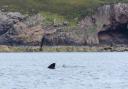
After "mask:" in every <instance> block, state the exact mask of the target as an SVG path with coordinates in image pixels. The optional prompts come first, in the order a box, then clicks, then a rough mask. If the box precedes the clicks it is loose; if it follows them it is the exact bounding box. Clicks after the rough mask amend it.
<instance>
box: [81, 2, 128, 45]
mask: <svg viewBox="0 0 128 89" xmlns="http://www.w3.org/2000/svg"><path fill="white" fill-rule="evenodd" d="M94 12H95V14H92V15H91V16H86V17H85V18H84V19H83V20H82V21H81V22H80V28H81V29H83V30H85V41H86V43H87V44H99V43H102V42H108V43H112V42H116V43H128V4H127V3H118V4H111V5H104V6H101V7H99V8H97V9H95V11H94Z"/></svg>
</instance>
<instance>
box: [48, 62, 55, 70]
mask: <svg viewBox="0 0 128 89" xmlns="http://www.w3.org/2000/svg"><path fill="white" fill-rule="evenodd" d="M55 67H56V63H52V64H51V65H49V66H48V68H49V69H55Z"/></svg>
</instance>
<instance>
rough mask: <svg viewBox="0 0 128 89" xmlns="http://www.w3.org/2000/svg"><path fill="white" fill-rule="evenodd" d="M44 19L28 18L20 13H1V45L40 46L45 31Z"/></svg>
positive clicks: (36, 16) (38, 16)
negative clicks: (43, 26) (42, 23)
mask: <svg viewBox="0 0 128 89" xmlns="http://www.w3.org/2000/svg"><path fill="white" fill-rule="evenodd" d="M41 22H42V17H41V16H40V15H35V16H32V17H26V16H24V15H22V14H21V13H18V12H0V44H2V45H39V44H40V41H41V38H42V36H43V35H44V30H43V29H42V26H41Z"/></svg>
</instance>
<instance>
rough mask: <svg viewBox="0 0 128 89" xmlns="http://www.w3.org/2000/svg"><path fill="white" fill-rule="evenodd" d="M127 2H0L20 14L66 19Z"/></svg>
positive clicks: (112, 0)
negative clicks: (45, 15) (41, 14)
mask: <svg viewBox="0 0 128 89" xmlns="http://www.w3.org/2000/svg"><path fill="white" fill-rule="evenodd" d="M115 2H128V1H127V0H0V6H1V7H2V8H8V9H10V10H18V11H21V12H31V13H37V12H40V11H43V12H51V13H57V14H59V15H61V16H65V17H66V18H69V19H70V18H71V19H72V18H76V17H81V16H84V15H86V14H88V11H90V9H89V8H95V7H97V6H99V5H102V4H106V3H115Z"/></svg>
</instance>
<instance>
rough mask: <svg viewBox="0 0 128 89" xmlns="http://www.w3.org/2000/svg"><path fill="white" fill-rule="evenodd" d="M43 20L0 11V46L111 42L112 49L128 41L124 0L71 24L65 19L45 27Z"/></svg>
mask: <svg viewBox="0 0 128 89" xmlns="http://www.w3.org/2000/svg"><path fill="white" fill-rule="evenodd" d="M44 19H45V18H44V17H43V16H42V15H41V14H36V15H32V16H26V15H23V14H21V13H19V12H2V11H0V45H8V46H40V45H42V46H61V45H62V46H81V47H82V46H88V45H90V46H91V45H98V47H100V45H107V46H109V45H113V44H114V46H111V47H112V49H110V50H114V49H113V47H115V46H117V45H119V44H123V47H125V46H126V45H127V44H128V36H127V35H128V4H127V3H118V4H111V5H104V6H101V7H99V8H97V9H96V10H95V13H93V14H91V15H89V16H85V18H83V19H82V20H81V21H80V22H79V24H78V25H76V26H75V27H70V26H69V25H68V22H64V23H63V24H59V25H56V24H54V23H53V24H51V25H48V26H45V25H44V24H43V21H44ZM93 47H95V46H93ZM96 47H97V46H96ZM101 47H102V46H101ZM121 47H122V46H121ZM105 48H106V47H105ZM119 48H120V47H119ZM123 50H125V49H123Z"/></svg>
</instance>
